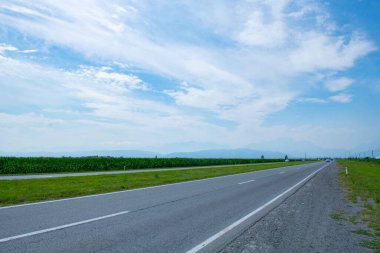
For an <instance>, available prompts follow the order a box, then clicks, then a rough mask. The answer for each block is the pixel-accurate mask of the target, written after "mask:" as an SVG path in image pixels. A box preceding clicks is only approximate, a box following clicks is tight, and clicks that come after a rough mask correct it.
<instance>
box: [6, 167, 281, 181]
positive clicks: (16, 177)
mask: <svg viewBox="0 0 380 253" xmlns="http://www.w3.org/2000/svg"><path fill="white" fill-rule="evenodd" d="M261 164H274V163H247V164H230V165H210V166H193V167H172V168H155V169H138V170H132V169H127V170H114V171H91V172H75V173H48V174H28V175H10V176H0V180H24V179H35V178H54V177H83V176H97V175H110V174H128V173H140V172H151V171H167V170H194V169H208V168H223V167H234V166H247V165H261Z"/></svg>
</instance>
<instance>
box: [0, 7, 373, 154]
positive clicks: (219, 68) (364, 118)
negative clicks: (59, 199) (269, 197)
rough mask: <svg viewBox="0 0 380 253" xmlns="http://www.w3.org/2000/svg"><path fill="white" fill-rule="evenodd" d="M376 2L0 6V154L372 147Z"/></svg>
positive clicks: (354, 148) (311, 151)
mask: <svg viewBox="0 0 380 253" xmlns="http://www.w3.org/2000/svg"><path fill="white" fill-rule="evenodd" d="M379 12H380V2H379V1H377V0H366V1H359V0H351V1H347V0H331V1H325V0H324V1H317V0H315V1H313V0H310V1H309V0H305V1H303V0H297V1H296V0H294V1H292V0H267V1H265V0H246V1H238V0H236V1H228V0H226V1H222V0H221V1H172V0H157V1H145V0H137V1H135V0H130V1H128V0H107V1H105V0H81V1H77V0H65V1H48V0H45V1H44V0H33V1H30V0H26V1H17V0H8V1H7V0H0V151H2V152H27V151H78V150H105V149H143V150H154V151H160V152H170V151H189V150H196V149H207V148H255V149H265V150H275V151H283V152H288V151H290V152H293V153H297V152H298V153H303V152H304V151H307V152H309V153H311V154H313V153H314V154H320V153H323V152H324V153H329V152H330V153H331V152H345V151H346V150H351V151H352V150H367V149H372V148H378V147H380V131H379V129H380V52H379V48H380V34H379V30H380V16H379V15H378V13H379Z"/></svg>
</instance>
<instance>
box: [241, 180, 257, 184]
mask: <svg viewBox="0 0 380 253" xmlns="http://www.w3.org/2000/svg"><path fill="white" fill-rule="evenodd" d="M253 181H255V179H252V180H248V181H245V182H241V183H239V184H246V183H250V182H253Z"/></svg>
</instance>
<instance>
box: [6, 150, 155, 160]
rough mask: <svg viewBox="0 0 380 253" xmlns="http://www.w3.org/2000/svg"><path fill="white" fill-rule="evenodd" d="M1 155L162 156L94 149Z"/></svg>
mask: <svg viewBox="0 0 380 253" xmlns="http://www.w3.org/2000/svg"><path fill="white" fill-rule="evenodd" d="M0 156H17V157H42V156H44V157H62V156H71V157H81V156H112V157H141V158H144V157H155V156H162V155H161V154H159V153H155V152H150V151H142V150H97V151H96V150H94V151H78V152H12V153H0Z"/></svg>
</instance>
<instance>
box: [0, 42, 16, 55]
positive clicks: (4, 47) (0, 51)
mask: <svg viewBox="0 0 380 253" xmlns="http://www.w3.org/2000/svg"><path fill="white" fill-rule="evenodd" d="M17 50H18V49H17V48H16V47H14V46H12V45H7V44H0V54H3V53H4V52H6V51H17Z"/></svg>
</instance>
